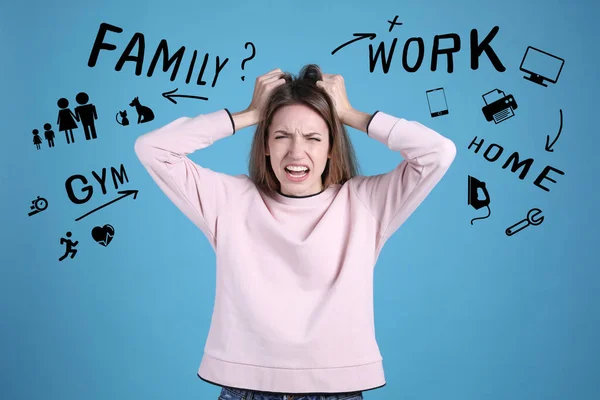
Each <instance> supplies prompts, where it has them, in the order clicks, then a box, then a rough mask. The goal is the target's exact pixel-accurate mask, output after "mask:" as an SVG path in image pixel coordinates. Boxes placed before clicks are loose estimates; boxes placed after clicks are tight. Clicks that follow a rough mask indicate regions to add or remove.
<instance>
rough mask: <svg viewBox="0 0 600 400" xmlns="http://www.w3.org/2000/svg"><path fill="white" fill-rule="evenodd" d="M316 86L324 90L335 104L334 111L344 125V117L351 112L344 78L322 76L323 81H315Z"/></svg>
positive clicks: (339, 76)
mask: <svg viewBox="0 0 600 400" xmlns="http://www.w3.org/2000/svg"><path fill="white" fill-rule="evenodd" d="M317 86H318V87H320V88H322V89H324V90H325V91H326V92H327V93H328V94H329V96H330V97H331V99H332V100H333V103H334V104H335V110H336V112H337V114H338V116H339V117H340V119H341V120H342V123H343V124H346V123H347V121H346V115H347V114H348V113H349V112H350V111H351V110H352V106H351V105H350V101H349V100H348V95H347V94H346V87H345V85H344V78H343V77H342V75H340V74H323V80H322V81H317Z"/></svg>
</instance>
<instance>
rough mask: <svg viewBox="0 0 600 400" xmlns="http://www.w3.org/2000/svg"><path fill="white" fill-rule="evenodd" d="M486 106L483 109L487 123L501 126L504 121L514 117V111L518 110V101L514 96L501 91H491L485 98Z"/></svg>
mask: <svg viewBox="0 0 600 400" xmlns="http://www.w3.org/2000/svg"><path fill="white" fill-rule="evenodd" d="M482 97H483V101H484V102H485V106H483V108H482V109H481V111H483V115H484V116H485V119H486V120H487V121H492V120H493V121H494V123H495V124H499V123H500V122H502V121H506V120H507V119H509V118H511V117H513V116H514V115H515V112H514V110H515V109H517V107H518V106H517V101H516V100H515V98H514V97H513V95H512V94H509V95H508V96H507V95H506V94H505V93H504V92H503V91H502V90H500V89H494V90H490V91H489V92H487V93H486V94H484V95H483V96H482Z"/></svg>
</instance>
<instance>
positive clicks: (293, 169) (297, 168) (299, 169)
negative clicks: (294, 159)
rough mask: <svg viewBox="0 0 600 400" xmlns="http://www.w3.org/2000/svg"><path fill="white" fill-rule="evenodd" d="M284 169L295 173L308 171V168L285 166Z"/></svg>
mask: <svg viewBox="0 0 600 400" xmlns="http://www.w3.org/2000/svg"><path fill="white" fill-rule="evenodd" d="M286 168H287V169H289V170H290V171H296V172H301V171H308V168H306V167H295V166H287V167H286Z"/></svg>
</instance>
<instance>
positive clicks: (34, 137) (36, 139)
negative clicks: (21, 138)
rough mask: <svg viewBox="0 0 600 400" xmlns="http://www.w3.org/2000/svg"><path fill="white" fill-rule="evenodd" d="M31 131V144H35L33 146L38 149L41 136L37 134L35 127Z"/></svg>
mask: <svg viewBox="0 0 600 400" xmlns="http://www.w3.org/2000/svg"><path fill="white" fill-rule="evenodd" d="M32 132H33V144H35V147H36V148H37V149H38V150H39V149H40V144H41V143H42V138H41V137H40V135H39V133H40V131H38V130H37V129H34V130H33V131H32Z"/></svg>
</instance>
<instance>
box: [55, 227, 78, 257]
mask: <svg viewBox="0 0 600 400" xmlns="http://www.w3.org/2000/svg"><path fill="white" fill-rule="evenodd" d="M67 237H68V238H70V237H71V232H70V231H69V232H67ZM78 243H79V240H77V241H75V242H73V241H72V240H71V239H65V238H60V244H66V245H67V247H66V249H65V254H63V255H62V257H60V258H59V259H58V261H62V260H64V259H65V258H67V256H68V255H69V253H71V258H73V257H75V254H77V250H76V249H74V247H75V246H77V244H78Z"/></svg>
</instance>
